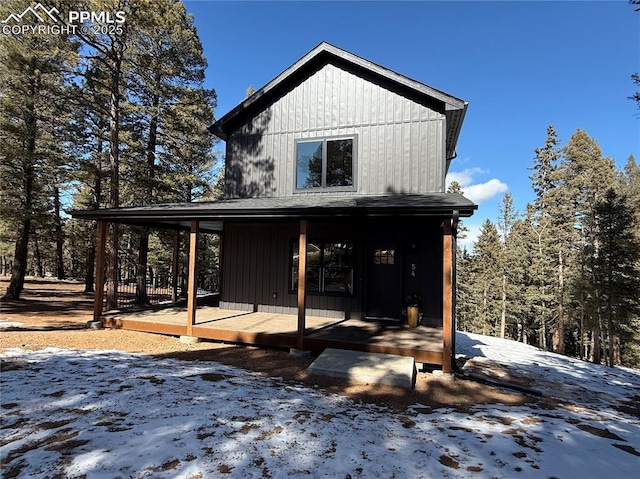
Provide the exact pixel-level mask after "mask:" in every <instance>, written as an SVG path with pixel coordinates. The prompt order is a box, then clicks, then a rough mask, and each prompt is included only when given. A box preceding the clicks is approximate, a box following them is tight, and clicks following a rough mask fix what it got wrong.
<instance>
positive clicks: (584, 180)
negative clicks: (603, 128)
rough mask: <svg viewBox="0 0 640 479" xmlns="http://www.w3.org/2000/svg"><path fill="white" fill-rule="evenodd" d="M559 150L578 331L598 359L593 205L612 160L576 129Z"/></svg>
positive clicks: (609, 177)
mask: <svg viewBox="0 0 640 479" xmlns="http://www.w3.org/2000/svg"><path fill="white" fill-rule="evenodd" d="M563 153H564V158H563V161H562V164H561V169H560V172H559V176H560V177H561V179H562V182H561V184H562V186H563V188H564V193H565V195H567V196H566V197H567V198H571V200H572V201H571V203H570V207H571V208H572V212H573V215H572V217H571V219H570V221H571V224H573V225H576V228H577V232H578V237H577V240H576V241H575V243H574V245H575V250H576V254H577V258H576V261H575V262H574V263H575V267H576V269H575V275H576V279H575V280H574V281H573V297H574V298H575V300H576V301H577V303H578V305H579V311H580V318H579V322H580V324H581V327H580V330H581V335H584V334H585V332H587V331H588V332H589V336H590V339H591V346H590V352H589V358H590V360H592V361H593V362H597V363H599V362H600V360H601V349H602V321H603V318H602V314H601V310H600V306H599V300H598V298H599V295H600V291H599V289H598V284H597V282H596V281H595V277H594V260H595V258H596V257H597V256H598V254H599V248H600V244H599V242H598V241H599V239H598V237H597V236H596V234H595V226H596V205H597V204H598V202H599V201H601V200H602V199H603V198H604V196H605V193H606V191H607V190H608V189H609V188H612V187H613V186H614V184H615V176H616V175H615V164H614V162H613V160H611V159H610V158H605V157H603V156H602V151H601V149H600V146H599V145H598V143H597V142H596V141H595V140H593V139H592V138H591V137H589V135H587V133H586V132H585V131H583V130H580V129H578V130H576V131H575V133H574V134H573V135H572V136H571V138H570V139H569V141H568V142H567V144H566V145H565V147H564V148H563ZM566 203H569V202H568V201H566V202H565V204H566ZM583 337H584V336H583Z"/></svg>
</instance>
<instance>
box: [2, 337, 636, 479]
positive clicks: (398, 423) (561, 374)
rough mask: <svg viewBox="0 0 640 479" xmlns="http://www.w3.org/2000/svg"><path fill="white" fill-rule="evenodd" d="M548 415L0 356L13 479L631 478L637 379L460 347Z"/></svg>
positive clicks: (467, 341) (246, 375) (55, 352)
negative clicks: (403, 406) (388, 405)
mask: <svg viewBox="0 0 640 479" xmlns="http://www.w3.org/2000/svg"><path fill="white" fill-rule="evenodd" d="M457 338H458V339H457V351H458V352H460V353H463V354H465V355H466V356H468V357H474V358H475V360H476V363H477V364H480V365H482V364H483V362H486V364H487V365H489V364H491V365H495V364H498V365H503V366H506V368H507V369H508V370H509V371H510V372H511V373H512V374H513V375H519V376H521V377H529V378H531V379H533V380H534V383H533V385H534V386H535V387H536V388H537V389H539V390H540V391H541V392H543V394H544V395H545V396H546V397H553V398H558V399H559V400H560V401H559V403H558V404H557V405H553V404H554V403H553V402H552V401H537V402H532V403H531V404H528V405H526V406H516V407H514V406H505V405H478V406H476V407H473V408H471V409H470V410H469V411H466V412H460V411H456V410H454V409H453V408H448V409H429V408H426V407H424V406H422V405H420V404H416V405H415V406H413V407H412V408H411V409H410V410H408V411H407V412H405V413H393V412H391V411H390V410H387V409H385V408H382V407H379V406H373V405H368V404H362V403H354V402H352V401H350V400H347V399H344V398H341V397H338V396H335V395H328V394H326V393H323V392H321V391H317V390H314V389H312V388H310V387H307V386H301V385H296V384H290V383H284V382H283V381H282V380H280V379H277V378H276V379H274V378H269V377H265V376H263V375H259V374H256V373H253V372H247V371H244V370H240V369H236V368H232V367H228V366H225V365H221V364H218V363H211V362H202V363H198V362H193V361H191V362H182V361H179V360H172V359H154V358H151V357H148V356H143V355H136V354H127V353H122V352H118V351H107V352H105V351H79V350H60V349H48V350H43V351H37V352H29V351H23V350H19V349H11V350H6V351H4V353H3V354H2V355H1V356H0V357H1V359H2V365H3V372H2V377H1V381H2V383H1V390H0V392H1V394H2V395H1V405H2V408H1V410H0V414H1V419H2V439H1V442H0V459H1V461H2V465H3V468H4V470H3V474H4V477H20V478H26V477H38V478H47V477H49V478H54V477H60V478H62V477H64V478H76V477H86V478H88V479H93V478H105V479H106V478H108V479H114V478H192V479H196V478H211V477H225V476H226V477H242V478H245V477H247V478H248V477H282V478H289V477H335V478H341V479H342V478H356V477H362V478H376V477H379V478H391V477H396V478H422V477H423V478H428V477H433V478H441V477H447V478H468V477H477V478H485V477H487V478H493V477H501V478H540V477H544V478H551V477H555V478H574V477H580V478H601V477H615V478H616V479H623V478H637V477H638V470H639V469H640V419H639V418H638V407H637V404H636V403H637V402H638V401H639V400H640V371H637V370H630V369H622V368H616V369H610V368H606V367H603V366H597V365H592V364H588V363H585V362H581V361H577V360H572V359H569V358H565V357H561V356H557V355H554V354H551V353H546V352H543V351H540V350H538V349H536V348H534V347H531V346H525V345H522V344H518V343H515V342H512V341H505V340H500V339H495V338H489V337H484V336H477V335H471V334H458V337H457Z"/></svg>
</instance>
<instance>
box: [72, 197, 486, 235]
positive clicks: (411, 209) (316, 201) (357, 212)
mask: <svg viewBox="0 0 640 479" xmlns="http://www.w3.org/2000/svg"><path fill="white" fill-rule="evenodd" d="M476 209H477V205H475V204H474V203H472V202H471V201H470V200H468V199H467V198H465V197H464V196H462V195H460V194H458V193H431V194H424V195H404V194H395V195H384V196H355V195H353V196H346V195H343V196H325V195H309V196H302V195H301V196H289V197H279V198H242V199H229V200H220V201H202V202H193V203H165V204H157V205H150V206H138V207H129V208H114V209H102V210H83V211H72V212H70V214H71V215H72V216H73V217H74V218H80V219H88V220H104V221H111V222H116V223H128V224H137V225H149V226H165V227H171V228H175V227H185V228H186V227H188V225H189V223H190V222H191V221H192V220H199V221H202V222H204V223H205V224H208V225H209V226H208V227H207V226H206V225H205V226H203V229H207V228H208V229H211V230H216V229H221V227H222V222H223V221H230V220H232V221H268V220H278V219H287V218H288V219H300V218H308V219H311V220H312V219H313V218H335V217H353V218H363V217H371V218H375V217H391V216H394V217H395V216H398V217H402V216H405V217H411V216H451V215H452V214H453V212H454V211H458V213H459V215H460V216H461V217H468V216H471V215H472V214H473V212H474V211H475V210H476Z"/></svg>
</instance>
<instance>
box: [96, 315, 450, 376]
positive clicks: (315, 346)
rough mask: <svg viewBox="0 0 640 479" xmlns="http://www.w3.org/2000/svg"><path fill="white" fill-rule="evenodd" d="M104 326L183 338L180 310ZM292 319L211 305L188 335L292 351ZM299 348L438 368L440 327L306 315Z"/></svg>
mask: <svg viewBox="0 0 640 479" xmlns="http://www.w3.org/2000/svg"><path fill="white" fill-rule="evenodd" d="M102 320H103V322H104V323H105V326H107V327H116V328H123V329H132V330H136V331H148V332H154V333H164V334H172V335H185V334H187V312H186V308H184V307H178V306H172V307H165V308H156V309H152V310H140V311H125V312H112V313H108V314H105V315H103V317H102ZM297 321H298V318H297V316H296V315H288V314H276V313H268V312H251V311H235V310H227V309H220V308H218V307H213V306H200V307H198V309H197V314H196V322H195V324H194V325H193V335H195V336H198V337H200V338H203V339H212V340H220V341H234V342H239V343H246V344H255V345H265V346H279V347H295V346H296V333H297ZM304 344H305V348H308V349H312V350H318V351H320V350H322V349H325V348H327V347H334V348H338V349H350V350H356V351H369V352H380V353H386V354H399V355H403V356H413V357H414V358H415V359H416V361H418V362H425V363H431V364H442V351H443V347H442V346H443V344H442V328H433V327H427V326H418V327H417V328H409V327H408V326H406V325H402V324H398V323H395V322H391V321H372V320H367V321H364V320H358V319H348V320H345V319H335V318H325V317H318V316H307V318H306V330H305V342H304Z"/></svg>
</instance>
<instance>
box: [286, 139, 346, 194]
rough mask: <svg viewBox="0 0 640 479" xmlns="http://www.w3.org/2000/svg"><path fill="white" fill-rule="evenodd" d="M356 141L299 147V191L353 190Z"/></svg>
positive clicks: (318, 142)
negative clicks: (319, 189) (324, 189)
mask: <svg viewBox="0 0 640 479" xmlns="http://www.w3.org/2000/svg"><path fill="white" fill-rule="evenodd" d="M353 171H354V138H337V139H325V140H314V141H299V142H297V143H296V189H298V190H306V189H310V188H331V189H334V188H341V189H348V190H349V189H353V186H354V183H353Z"/></svg>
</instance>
